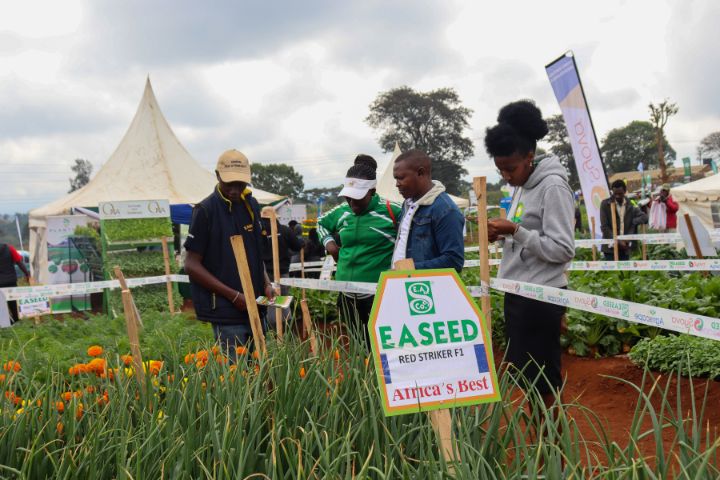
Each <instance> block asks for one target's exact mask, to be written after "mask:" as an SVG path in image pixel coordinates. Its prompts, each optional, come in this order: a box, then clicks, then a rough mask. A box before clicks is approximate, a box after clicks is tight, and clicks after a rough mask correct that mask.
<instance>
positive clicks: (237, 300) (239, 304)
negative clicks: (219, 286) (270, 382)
mask: <svg viewBox="0 0 720 480" xmlns="http://www.w3.org/2000/svg"><path fill="white" fill-rule="evenodd" d="M238 293H239V295H238ZM228 300H230V301H231V302H232V304H233V306H234V307H235V308H237V309H238V310H247V304H246V303H245V295H243V294H242V293H240V292H235V294H234V295H233V296H232V297H230V298H228Z"/></svg>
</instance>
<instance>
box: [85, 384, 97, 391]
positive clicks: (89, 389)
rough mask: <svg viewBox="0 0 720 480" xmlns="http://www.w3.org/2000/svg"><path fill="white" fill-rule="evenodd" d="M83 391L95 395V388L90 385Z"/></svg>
mask: <svg viewBox="0 0 720 480" xmlns="http://www.w3.org/2000/svg"><path fill="white" fill-rule="evenodd" d="M85 391H86V392H87V393H95V387H93V386H92V385H88V386H87V387H85Z"/></svg>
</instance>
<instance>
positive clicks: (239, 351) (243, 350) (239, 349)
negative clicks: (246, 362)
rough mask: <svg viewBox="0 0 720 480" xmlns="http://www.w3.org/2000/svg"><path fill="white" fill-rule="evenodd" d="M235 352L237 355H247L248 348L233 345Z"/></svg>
mask: <svg viewBox="0 0 720 480" xmlns="http://www.w3.org/2000/svg"><path fill="white" fill-rule="evenodd" d="M235 353H236V354H237V355H247V354H248V349H247V348H246V347H243V346H242V345H240V346H238V347H235Z"/></svg>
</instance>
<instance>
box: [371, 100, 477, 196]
mask: <svg viewBox="0 0 720 480" xmlns="http://www.w3.org/2000/svg"><path fill="white" fill-rule="evenodd" d="M471 113H472V110H470V109H469V108H466V107H463V106H462V103H461V101H460V97H459V96H458V94H457V93H456V92H455V90H453V89H452V88H440V89H437V90H432V91H430V92H417V91H415V90H413V89H412V88H410V87H407V86H403V87H399V88H394V89H392V90H388V91H386V92H381V93H380V94H379V95H378V96H377V98H376V99H375V101H374V102H373V103H372V104H371V105H370V115H368V116H367V118H366V119H365V121H366V122H367V123H368V125H370V126H371V127H373V128H374V129H376V130H379V131H380V132H381V135H380V139H379V143H380V146H381V147H382V149H383V150H384V151H386V152H390V151H392V150H393V149H394V148H395V142H398V143H399V145H400V148H401V149H402V150H403V151H405V150H409V149H412V148H419V149H420V150H423V151H424V152H426V153H427V154H428V155H429V156H430V158H432V160H433V178H435V179H437V180H440V181H441V182H442V183H443V184H444V185H445V187H446V188H447V190H448V192H449V193H452V194H454V195H459V194H463V193H464V192H463V191H462V190H463V184H462V181H461V178H462V177H463V176H464V175H467V170H466V169H465V168H464V167H463V166H462V162H464V161H466V160H467V159H468V158H470V157H471V156H472V155H473V152H474V146H473V142H472V140H471V139H470V138H468V137H466V136H464V131H465V129H466V128H467V127H468V119H469V118H470V114H471Z"/></svg>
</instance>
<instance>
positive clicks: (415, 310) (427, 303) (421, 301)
mask: <svg viewBox="0 0 720 480" xmlns="http://www.w3.org/2000/svg"><path fill="white" fill-rule="evenodd" d="M405 293H406V294H407V300H408V306H409V307H410V315H413V316H414V315H429V314H431V313H435V302H434V301H433V295H432V288H430V282H428V281H423V282H407V283H406V284H405Z"/></svg>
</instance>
